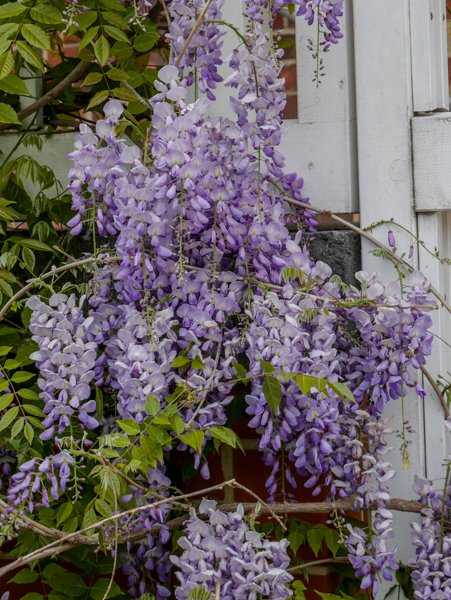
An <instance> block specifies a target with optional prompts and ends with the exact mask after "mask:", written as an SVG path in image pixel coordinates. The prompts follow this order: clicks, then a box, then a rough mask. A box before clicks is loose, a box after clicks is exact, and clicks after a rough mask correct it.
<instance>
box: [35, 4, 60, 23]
mask: <svg viewBox="0 0 451 600" xmlns="http://www.w3.org/2000/svg"><path fill="white" fill-rule="evenodd" d="M31 16H32V18H33V20H34V21H38V22H39V23H44V24H45V25H59V24H60V23H62V21H63V15H62V13H61V11H60V10H58V9H57V8H56V6H52V5H51V4H37V5H36V6H34V7H33V8H32V9H31Z"/></svg>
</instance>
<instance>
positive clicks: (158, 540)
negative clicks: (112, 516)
mask: <svg viewBox="0 0 451 600" xmlns="http://www.w3.org/2000/svg"><path fill="white" fill-rule="evenodd" d="M142 483H145V487H148V489H149V491H148V493H147V494H146V495H144V493H143V491H142V489H141V488H143V487H144V485H142V484H141V488H140V489H139V490H137V489H136V488H135V489H134V490H133V491H132V493H131V494H130V495H129V496H128V497H126V498H123V501H124V502H125V501H127V502H128V503H130V502H133V503H134V504H135V505H136V506H143V505H146V504H151V503H152V502H154V501H156V500H157V499H161V498H163V497H165V496H169V487H170V485H171V482H170V480H169V479H168V478H167V477H166V476H165V475H164V474H163V473H162V472H161V471H160V470H157V469H154V470H152V471H150V472H149V473H148V475H147V479H146V481H145V482H142ZM169 512H170V507H169V506H168V505H167V506H164V505H163V506H160V507H158V508H154V509H152V508H149V509H148V510H143V511H141V512H139V513H137V514H136V515H134V516H132V517H129V518H127V517H125V518H123V519H122V520H121V523H120V527H121V528H122V529H123V530H128V531H133V532H134V533H135V534H136V535H137V534H140V535H142V539H141V540H140V541H139V542H128V543H127V553H126V556H125V557H124V566H123V572H124V574H125V575H126V577H127V584H128V591H129V593H130V595H131V597H132V598H141V597H142V596H143V594H154V595H155V598H156V600H163V599H164V598H169V597H170V592H169V589H168V585H169V579H170V571H171V563H170V560H169V544H168V542H170V539H171V534H170V531H169V529H168V527H167V526H166V520H167V516H168V514H169Z"/></svg>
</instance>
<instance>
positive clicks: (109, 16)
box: [102, 10, 130, 30]
mask: <svg viewBox="0 0 451 600" xmlns="http://www.w3.org/2000/svg"><path fill="white" fill-rule="evenodd" d="M102 17H103V19H104V20H105V21H108V23H111V25H114V26H115V27H118V28H119V29H121V30H127V29H130V27H129V24H128V21H127V19H124V17H122V16H121V15H118V14H117V12H111V11H108V10H107V11H105V12H103V13H102Z"/></svg>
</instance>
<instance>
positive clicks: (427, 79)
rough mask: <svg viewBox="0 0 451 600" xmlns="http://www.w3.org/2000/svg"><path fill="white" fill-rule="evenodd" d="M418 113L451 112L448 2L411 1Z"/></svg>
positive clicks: (414, 94) (413, 60) (414, 80)
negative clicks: (450, 109)
mask: <svg viewBox="0 0 451 600" xmlns="http://www.w3.org/2000/svg"><path fill="white" fill-rule="evenodd" d="M410 24H411V26H410V31H411V38H412V82H413V104H414V111H415V112H431V111H434V110H440V109H445V110H448V108H449V94H448V44H447V20H446V0H410Z"/></svg>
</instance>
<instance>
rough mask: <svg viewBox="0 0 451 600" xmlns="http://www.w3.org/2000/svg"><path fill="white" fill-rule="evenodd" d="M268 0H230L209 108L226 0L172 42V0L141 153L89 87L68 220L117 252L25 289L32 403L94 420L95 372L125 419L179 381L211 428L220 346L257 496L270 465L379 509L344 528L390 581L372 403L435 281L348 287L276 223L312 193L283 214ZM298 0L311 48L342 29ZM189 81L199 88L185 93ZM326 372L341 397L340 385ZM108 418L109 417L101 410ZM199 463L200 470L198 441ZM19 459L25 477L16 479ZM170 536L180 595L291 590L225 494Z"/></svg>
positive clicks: (143, 587) (335, 7) (198, 6)
mask: <svg viewBox="0 0 451 600" xmlns="http://www.w3.org/2000/svg"><path fill="white" fill-rule="evenodd" d="M267 4H268V3H261V2H251V1H250V0H246V2H245V5H244V8H245V11H246V15H247V17H248V18H249V19H250V21H251V22H250V23H249V27H248V28H247V29H246V31H245V32H244V34H243V35H244V41H243V43H241V44H239V46H238V47H237V49H236V50H234V51H233V52H232V56H231V58H230V60H229V63H228V64H229V67H230V70H231V73H230V75H229V76H228V78H227V79H226V80H225V81H224V82H223V83H224V86H225V87H226V89H229V90H230V105H231V108H232V114H233V116H232V117H231V118H225V117H215V116H212V111H211V110H210V108H211V104H212V101H213V100H214V91H215V89H216V87H217V85H218V84H219V83H221V81H222V79H221V75H220V68H221V65H222V64H223V62H224V61H223V57H222V54H223V48H222V42H223V34H222V33H221V29H220V25H219V24H218V22H217V21H219V20H220V19H221V10H222V0H214V1H213V2H212V3H211V4H210V6H209V8H208V12H207V15H206V19H205V21H204V23H203V24H202V25H201V26H200V27H199V29H198V31H197V32H196V33H195V35H194V36H193V37H192V39H191V41H190V45H189V48H188V49H187V50H186V52H185V50H184V49H185V45H186V40H187V38H188V36H189V35H190V32H191V31H192V28H193V25H194V23H195V22H196V19H197V17H198V15H199V13H200V11H201V10H202V9H203V7H204V6H205V4H204V1H203V0H192V1H191V2H182V1H180V0H171V2H170V3H168V8H169V11H170V14H171V16H172V18H173V23H172V25H171V28H170V34H169V36H170V41H171V46H172V59H173V63H174V64H171V65H168V66H166V67H164V68H163V69H161V70H160V72H159V75H158V81H157V82H156V84H155V87H156V89H157V91H158V94H157V95H156V96H155V97H154V98H153V99H152V101H151V105H152V109H153V118H152V129H151V131H150V135H149V145H148V147H147V148H145V149H144V151H143V152H141V151H140V150H139V149H138V148H136V147H135V146H133V145H131V144H130V143H128V142H126V141H125V140H123V139H120V138H119V137H118V135H117V125H118V123H119V121H120V119H121V116H122V113H123V106H122V105H121V103H120V102H118V101H110V102H108V103H107V104H106V105H105V118H104V119H103V120H100V121H99V122H98V123H97V124H96V131H95V133H94V132H92V131H90V130H89V129H88V128H86V127H84V126H83V127H82V128H81V135H80V137H79V139H78V140H77V144H76V149H75V152H73V153H72V155H71V158H72V160H73V161H74V166H73V168H72V170H71V172H70V189H71V192H72V195H73V208H74V211H75V216H74V218H73V219H72V220H71V221H70V223H69V226H70V228H71V231H72V233H73V234H74V235H79V234H81V233H82V232H83V231H86V229H88V230H89V229H90V230H91V232H92V234H93V235H94V236H97V235H99V236H100V237H101V238H102V244H103V246H102V248H101V249H100V253H101V254H100V255H99V262H101V259H102V258H106V257H108V256H110V255H111V254H114V257H115V258H117V262H115V263H114V264H111V263H109V264H108V265H107V266H106V267H105V266H99V267H98V268H97V270H96V271H95V273H94V276H93V278H92V281H91V287H90V293H89V301H88V302H87V303H86V304H87V306H86V307H84V306H82V303H80V304H77V303H76V302H75V299H74V298H73V297H71V298H67V297H66V296H64V295H57V296H53V297H52V298H51V299H50V305H49V306H46V305H44V304H43V303H42V302H41V301H40V300H38V299H37V298H35V299H33V300H31V301H30V307H31V308H32V310H33V315H32V321H31V330H32V333H33V336H34V339H35V341H36V342H37V343H38V345H39V351H38V352H37V353H36V354H35V355H34V358H35V359H36V360H37V362H38V366H39V369H40V372H41V377H40V380H39V386H40V388H41V391H42V398H43V400H44V402H45V412H46V415H47V417H46V420H45V426H46V430H45V432H44V434H43V439H50V438H52V437H54V436H55V435H57V434H61V433H62V432H63V431H64V430H65V429H66V428H67V426H68V424H69V422H70V419H71V417H77V418H78V420H79V421H80V422H81V424H82V425H83V426H85V427H87V428H95V427H96V426H97V425H98V424H97V421H96V420H95V419H94V417H93V416H92V413H93V412H94V410H95V408H96V407H95V402H93V401H92V400H90V385H91V383H92V382H95V383H96V385H98V386H99V387H102V388H104V389H106V390H107V391H108V393H109V396H110V397H111V398H113V399H114V401H115V402H116V406H115V412H117V414H119V415H120V416H121V417H125V418H130V419H135V420H136V421H137V422H142V421H143V419H144V418H145V416H146V412H145V404H146V401H147V399H148V397H149V395H151V396H154V397H156V398H157V399H158V400H159V402H160V405H161V406H162V407H164V405H165V399H166V397H167V396H168V395H169V394H171V393H172V392H173V391H174V390H175V389H176V388H178V389H180V388H181V389H184V390H186V391H187V398H184V399H183V401H181V402H180V411H181V414H182V416H183V418H184V420H185V422H186V423H189V424H190V425H192V424H194V425H195V426H197V427H201V428H202V429H203V430H205V431H206V433H207V435H208V428H209V427H210V426H212V425H224V424H225V423H226V406H227V405H228V404H229V402H230V401H231V399H232V390H233V380H234V378H235V377H236V375H235V373H234V363H235V362H236V359H237V358H238V357H240V356H244V357H245V359H246V360H247V362H248V363H249V379H250V382H251V383H250V390H249V393H248V394H247V396H246V412H247V414H248V415H249V419H250V421H249V425H250V427H252V428H253V429H255V430H256V431H257V432H258V434H259V435H260V448H261V450H262V451H263V455H264V460H265V462H266V463H267V464H268V465H270V466H271V468H272V471H271V475H270V477H269V479H268V481H267V489H268V492H269V496H270V497H271V498H275V497H276V495H277V493H278V491H279V489H280V486H279V482H280V479H281V478H282V477H283V478H285V479H286V480H287V481H288V482H289V483H290V484H291V486H292V487H293V488H295V487H296V480H297V477H300V478H302V480H303V481H304V485H305V487H307V488H310V489H312V493H313V494H314V495H318V494H319V493H321V492H322V491H323V490H327V491H329V493H330V496H331V497H332V498H343V497H351V496H354V497H355V498H356V499H357V504H358V508H369V507H372V508H374V507H375V513H374V521H373V524H372V527H371V531H370V532H368V533H367V532H365V531H363V530H359V529H353V528H351V529H350V532H349V536H348V540H347V546H348V550H349V554H350V559H351V562H352V564H353V566H354V568H355V570H356V573H357V574H358V575H359V576H360V577H361V578H362V587H363V588H365V589H369V588H371V589H372V590H373V591H377V588H378V584H379V580H380V578H381V577H382V578H385V579H387V580H391V579H392V578H393V572H394V570H395V569H396V568H397V565H396V560H395V558H394V553H393V550H392V549H391V547H390V543H389V541H390V537H391V525H392V516H391V513H390V512H389V511H388V510H387V508H386V501H387V499H388V491H387V483H388V481H389V480H390V478H391V477H392V475H393V472H392V469H391V467H390V465H388V464H387V462H386V461H385V459H384V455H385V452H386V445H385V442H384V433H385V430H384V426H383V423H382V422H381V413H382V410H383V408H384V407H385V405H386V404H387V403H388V402H389V401H392V400H397V399H399V398H402V397H403V396H404V395H405V394H406V391H407V390H408V389H409V388H415V389H417V391H418V393H420V394H422V393H423V391H422V389H421V388H420V387H419V384H418V377H417V372H418V370H419V368H420V367H421V366H422V365H424V363H425V360H426V357H427V356H428V355H429V354H430V350H431V342H432V336H431V333H430V328H431V324H432V322H431V319H430V317H429V316H428V314H427V309H426V306H428V305H430V304H431V298H430V294H429V288H428V284H427V282H426V281H425V280H424V278H422V277H421V276H420V275H418V274H414V275H412V276H410V277H409V278H407V279H406V280H404V281H403V285H402V289H400V286H399V285H398V283H396V284H393V285H389V286H384V285H382V284H381V283H380V282H379V281H378V280H377V277H376V276H374V275H369V274H366V273H360V274H358V276H357V278H358V280H359V282H360V286H359V288H357V287H350V288H345V287H344V286H343V285H341V284H340V283H339V282H337V281H336V280H335V279H334V278H332V272H331V269H330V268H329V267H328V266H327V265H325V264H324V263H322V262H315V261H314V260H313V259H312V257H311V256H310V254H309V251H308V248H307V247H306V241H307V240H306V236H305V233H303V232H301V233H298V234H297V235H295V236H293V235H292V234H291V232H290V225H292V224H293V223H296V224H297V225H298V226H299V225H300V224H301V225H303V227H304V229H305V230H307V231H311V230H313V229H314V227H315V221H314V218H313V214H312V213H311V212H310V211H309V210H308V209H304V208H302V209H301V208H299V209H298V210H297V211H296V212H295V211H294V210H293V209H292V208H291V207H290V205H289V204H288V203H287V202H286V200H287V198H292V199H294V200H297V201H298V202H300V203H302V204H303V205H305V204H306V203H307V199H306V198H305V197H304V196H303V181H302V179H301V178H300V177H299V176H297V175H295V174H289V173H286V172H285V171H284V157H283V156H282V154H281V153H280V151H279V148H278V147H279V145H280V141H281V132H282V113H283V109H284V106H285V94H284V84H283V80H282V79H281V77H280V64H279V60H280V58H281V56H280V54H279V53H278V52H275V51H274V48H273V45H272V41H271V38H270V36H269V34H268V28H267V25H268V23H267V21H266V17H265V13H264V11H265V9H266V7H267ZM285 4H286V2H280V1H279V2H276V6H275V7H276V9H279V8H280V7H281V6H282V5H285ZM296 5H297V7H298V13H299V14H301V15H305V18H306V19H307V21H308V22H309V23H310V24H312V23H313V22H314V21H315V20H317V24H318V25H319V27H320V29H321V31H322V34H323V43H322V44H323V49H324V48H327V47H328V45H329V44H331V43H336V42H337V41H338V39H339V37H340V36H341V32H340V24H339V19H340V17H341V16H342V7H343V6H342V5H343V2H342V0H336V1H335V2H334V1H332V0H311V1H303V0H298V1H297V2H296ZM182 52H185V53H184V54H183V56H181V54H182ZM179 62H180V68H177V67H176V66H175V65H176V64H178V63H179ZM192 86H193V87H194V90H195V92H196V94H195V97H196V100H195V101H194V102H189V101H188V96H189V90H188V88H190V87H192ZM198 96H200V98H198ZM287 273H288V275H287ZM290 273H291V275H292V276H291V275H289V274H290ZM83 311H85V312H86V315H87V316H85V312H83ZM177 359H181V361H180V360H178V361H177ZM268 364H270V366H271V368H272V369H273V370H274V373H275V376H276V377H280V379H281V399H280V400H281V401H280V406H279V407H276V408H274V406H272V407H271V406H270V404H269V403H268V398H267V395H266V393H265V370H266V369H267V367H268ZM295 374H298V375H299V376H302V375H304V376H306V377H307V378H308V381H310V382H311V385H309V386H308V387H307V388H306V387H305V386H303V384H302V381H303V380H302V379H301V380H296V379H295V378H294V377H293V375H295ZM315 378H316V379H315ZM299 382H300V383H299ZM324 382H326V383H324ZM340 385H345V386H346V389H347V390H348V391H350V392H351V393H352V394H353V396H354V401H353V400H352V399H351V400H350V399H349V397H348V398H347V399H346V398H344V397H343V394H340V393H339V392H340ZM348 396H349V394H348ZM107 418H108V417H107ZM105 428H106V430H108V431H114V428H115V424H114V422H113V423H110V422H109V421H106V423H105ZM363 438H365V439H367V440H368V443H367V445H364V443H363V441H362V439H363ZM179 450H181V451H184V450H186V447H184V446H180V447H179ZM282 450H283V453H284V456H285V458H286V459H287V460H284V468H283V469H282V464H281V461H280V456H281V451H282ZM190 452H192V451H190ZM195 466H196V468H199V467H201V474H202V475H203V476H205V477H206V476H208V465H207V464H206V463H205V462H204V459H203V457H202V456H201V455H196V457H195ZM32 469H35V465H33V467H32ZM18 476H21V477H22V479H21V480H20V481H19V482H18V484H19V485H23V482H24V481H25V480H26V482H27V483H26V485H25V486H24V487H23V488H21V490H26V488H27V485H28V486H29V484H31V481H32V480H31V479H26V475H25V474H24V475H23V476H22V475H21V473H20V472H19V474H18ZM15 477H16V476H15ZM33 482H34V480H33ZM146 484H148V485H149V487H151V488H152V489H155V490H156V493H157V492H158V494H160V495H161V494H162V495H165V494H166V493H167V488H168V486H169V482H168V480H167V479H166V477H165V476H164V475H162V473H161V472H159V471H158V472H154V473H151V474H149V481H148V482H146ZM21 493H23V494H25V495H26V493H28V492H26V491H23V492H21ZM156 493H155V497H156ZM140 494H141V492H140V493H139V494H138V492H136V491H133V492H132V493H131V495H132V498H131V500H132V501H134V502H136V503H138V504H139V503H144V502H147V501H148V500H149V497H154V495H153V494H152V493H151V492H150V495H149V496H147V495H146V496H141V495H140ZM166 516H167V511H166V510H163V511H149V512H148V513H147V512H144V513H143V514H142V515H140V517H139V519H138V520H137V522H136V523H135V522H133V523H131V524H130V526H132V527H133V528H135V527H136V528H138V529H146V530H147V532H148V534H147V535H146V537H145V538H144V541H143V542H142V543H140V544H138V545H133V546H130V547H129V554H130V556H129V558H128V560H127V566H126V573H127V576H128V578H129V587H130V590H131V594H132V596H134V597H135V596H136V597H138V596H139V595H141V594H143V593H145V592H148V591H150V593H154V594H157V597H158V598H164V597H167V590H166V585H165V583H166V581H167V576H168V561H167V560H166V559H167V550H166V543H167V541H168V537H169V533H168V531H167V528H166V527H165V526H164V523H165V520H166ZM180 545H181V547H182V550H183V552H182V555H181V556H180V557H172V561H173V563H174V564H175V565H176V567H177V569H178V572H177V577H178V580H179V583H180V585H179V587H178V588H177V591H176V597H177V598H178V599H184V598H187V597H188V595H189V593H190V591H192V590H193V589H195V588H196V587H198V586H203V587H205V589H206V590H208V591H210V592H213V593H216V592H217V587H218V586H219V588H220V594H221V598H224V599H225V600H227V599H232V598H237V597H240V598H245V597H246V598H250V599H252V598H257V597H258V598H273V599H275V600H277V599H280V600H281V599H283V598H287V597H289V596H290V592H289V590H288V587H287V585H288V583H289V582H290V576H289V575H288V574H287V571H286V567H287V565H288V559H287V555H286V544H285V542H281V543H275V542H274V543H272V542H268V541H265V540H263V538H262V537H261V536H259V535H258V534H257V533H255V532H253V531H251V530H250V529H249V527H248V526H247V525H246V523H245V521H244V517H243V513H242V511H241V510H239V511H237V512H236V513H232V514H226V513H223V512H221V511H219V510H217V509H216V505H215V503H211V502H208V501H204V502H203V504H202V505H201V507H200V509H199V513H198V514H193V515H192V517H191V519H190V520H189V522H188V524H187V532H186V536H184V537H183V538H182V539H181V540H180ZM162 556H163V557H165V559H164V560H162V559H161V557H162ZM143 569H144V570H143Z"/></svg>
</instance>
